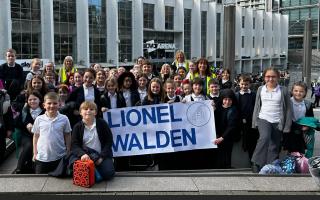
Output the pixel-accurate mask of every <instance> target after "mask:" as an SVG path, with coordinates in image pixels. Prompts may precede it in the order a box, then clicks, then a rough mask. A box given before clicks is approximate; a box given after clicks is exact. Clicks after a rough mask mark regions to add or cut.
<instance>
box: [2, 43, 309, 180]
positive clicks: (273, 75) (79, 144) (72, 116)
mask: <svg viewBox="0 0 320 200" xmlns="http://www.w3.org/2000/svg"><path fill="white" fill-rule="evenodd" d="M15 58H16V52H15V51H14V50H13V49H8V51H7V52H6V59H7V63H4V64H3V65H1V66H0V79H1V84H2V85H3V88H4V89H5V90H6V91H7V93H8V95H9V96H10V100H11V102H10V103H11V106H10V108H8V109H7V110H8V111H7V112H6V113H5V114H4V115H3V121H4V123H3V124H4V126H2V127H1V129H2V133H3V134H2V135H3V136H2V138H5V137H12V135H13V134H19V135H20V136H21V137H20V139H19V142H20V143H21V145H20V146H21V150H20V154H19V158H18V164H17V168H16V170H15V171H14V173H37V174H38V173H49V172H51V171H53V170H55V169H56V167H57V166H58V165H59V163H60V162H61V160H62V159H63V158H64V157H65V156H69V155H73V156H74V157H76V158H77V159H81V160H83V161H86V160H88V159H91V160H93V161H94V162H95V164H96V168H97V169H98V171H99V172H100V174H101V175H102V177H103V178H104V179H110V178H112V177H113V175H114V174H115V171H119V170H130V169H131V167H132V166H142V169H144V170H148V169H150V168H151V169H153V170H155V169H160V170H162V169H200V168H231V167H232V166H231V154H232V147H233V144H234V142H235V141H239V140H240V139H241V138H242V141H243V148H244V150H246V151H248V153H249V157H250V160H251V162H252V165H253V169H254V170H255V171H256V170H259V169H260V168H261V167H263V166H264V165H265V164H268V163H271V162H272V161H274V160H275V159H277V158H278V156H279V152H280V149H281V148H282V144H283V143H282V141H285V145H284V147H285V149H286V150H288V151H300V152H301V153H304V151H305V143H304V140H303V136H301V135H302V132H303V131H305V129H307V128H306V127H302V126H299V125H298V124H295V121H296V120H298V119H299V118H301V117H304V116H313V112H312V107H311V106H310V103H309V102H308V101H306V100H304V97H305V94H306V92H307V87H306V86H305V84H304V83H302V82H298V83H295V84H294V86H293V88H292V91H291V93H290V91H288V90H287V88H285V87H283V86H280V85H279V84H278V80H279V77H280V74H279V72H278V71H277V70H276V69H274V68H267V69H266V70H265V71H264V74H263V77H264V82H265V84H264V85H262V86H261V87H259V88H258V90H257V92H255V91H253V90H250V83H251V77H249V76H246V75H241V76H240V78H239V80H240V82H239V91H237V92H234V91H233V89H232V88H233V85H232V82H231V80H230V71H229V70H228V69H224V70H223V71H222V73H221V74H219V75H218V76H217V75H216V74H214V73H212V72H211V71H210V69H209V63H208V61H207V60H206V59H205V58H200V59H198V60H197V61H196V62H191V61H188V60H186V59H185V56H184V54H183V52H182V51H178V52H177V53H176V57H175V61H174V62H173V63H172V64H171V65H169V64H164V65H163V66H162V67H161V70H160V74H159V75H156V74H155V73H154V72H155V70H153V66H152V64H151V63H150V62H149V61H148V60H147V59H145V58H143V57H140V58H138V59H137V64H136V65H134V66H133V68H132V69H131V70H130V71H126V69H125V68H124V67H119V68H118V69H109V68H105V69H103V68H102V67H101V66H100V65H99V64H93V65H92V66H90V67H89V68H87V69H86V70H84V72H81V71H80V70H78V69H77V68H76V67H75V65H74V63H73V59H72V57H71V56H67V57H66V58H65V60H64V64H63V66H62V67H61V68H60V70H59V72H58V73H56V70H55V69H54V63H53V62H49V63H47V64H46V65H45V67H44V70H43V71H42V72H41V71H40V65H41V63H40V60H39V59H36V58H35V59H33V60H32V62H31V71H30V72H29V73H28V74H27V77H26V79H24V78H23V74H22V68H21V66H20V65H19V64H17V63H15ZM23 87H24V89H23V90H22V91H21V90H20V88H23ZM291 94H292V95H291ZM203 100H212V106H213V107H214V112H215V113H214V114H215V120H216V121H215V127H216V139H215V140H214V141H212V143H214V144H216V145H217V146H218V148H217V149H205V150H193V151H185V152H174V153H167V154H157V155H147V156H131V157H120V158H113V154H112V142H113V140H112V132H111V130H110V128H109V127H108V124H107V123H106V122H105V121H104V120H103V119H101V118H102V115H103V113H104V112H107V111H108V110H110V109H115V108H122V107H129V106H143V105H151V104H159V103H176V102H182V103H184V102H190V101H203ZM11 119H12V120H11ZM257 128H258V130H257ZM297 130H298V132H299V131H300V132H301V133H300V135H299V134H298V135H299V136H297V135H293V131H295V132H297ZM212 134H214V132H213V133H212ZM283 136H285V137H283ZM283 138H285V139H283ZM1 142H2V140H1ZM2 154H3V153H2ZM1 160H3V158H2V159H1Z"/></svg>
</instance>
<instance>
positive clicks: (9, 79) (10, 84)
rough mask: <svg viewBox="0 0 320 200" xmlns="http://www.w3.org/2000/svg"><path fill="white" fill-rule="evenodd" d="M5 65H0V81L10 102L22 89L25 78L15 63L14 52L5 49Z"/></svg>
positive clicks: (21, 69) (20, 68)
mask: <svg viewBox="0 0 320 200" xmlns="http://www.w3.org/2000/svg"><path fill="white" fill-rule="evenodd" d="M5 55H6V63H4V64H2V65H0V81H2V85H3V86H4V89H5V90H6V91H7V93H8V95H9V96H10V100H14V99H16V97H17V96H18V95H19V94H20V92H21V90H22V89H23V84H24V82H25V78H24V76H23V68H22V67H21V65H19V64H18V63H16V51H15V50H14V49H7V51H6V54H5Z"/></svg>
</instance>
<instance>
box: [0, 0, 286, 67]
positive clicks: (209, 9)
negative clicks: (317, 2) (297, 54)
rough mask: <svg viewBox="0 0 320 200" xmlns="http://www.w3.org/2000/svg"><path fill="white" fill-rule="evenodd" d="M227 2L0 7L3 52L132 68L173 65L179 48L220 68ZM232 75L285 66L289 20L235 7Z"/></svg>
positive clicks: (103, 0)
mask: <svg viewBox="0 0 320 200" xmlns="http://www.w3.org/2000/svg"><path fill="white" fill-rule="evenodd" d="M224 6H225V2H222V1H221V2H220V1H208V0H77V1H76V0H45V1H40V0H2V1H1V7H0V23H1V24H2V27H3V28H2V33H1V34H0V51H1V52H4V51H5V49H7V48H9V47H13V48H15V49H16V50H17V52H18V58H20V59H30V58H33V57H40V58H44V59H49V60H54V61H55V62H56V63H57V64H61V63H62V62H63V58H64V57H65V56H66V55H72V56H73V57H74V60H75V61H76V63H78V64H80V65H85V66H88V65H89V64H90V63H104V65H106V66H119V65H128V64H132V63H133V62H134V60H135V59H136V58H137V57H139V56H145V57H147V58H148V59H150V60H151V61H152V62H153V63H164V62H168V63H171V62H172V61H173V58H174V54H175V51H176V50H178V49H182V50H183V51H184V52H185V54H186V56H187V58H188V59H192V58H198V57H206V58H207V59H208V60H209V61H210V62H211V63H213V64H214V65H217V66H222V60H223V59H222V58H223V56H224V55H223V24H224V23H223V22H224V19H223V18H224V13H223V12H224ZM235 20H236V31H235V38H236V40H235V41H236V44H235V48H236V49H235V52H236V53H235V57H236V61H235V62H236V63H235V64H236V70H237V73H240V72H252V71H260V70H262V69H263V68H265V67H268V66H270V65H278V66H283V67H285V65H286V62H287V61H286V59H287V51H288V43H287V38H288V16H286V15H281V14H279V13H272V12H265V11H264V10H263V9H260V10H259V9H256V8H253V7H250V6H249V7H248V8H245V7H241V6H240V4H239V5H237V4H236V18H235Z"/></svg>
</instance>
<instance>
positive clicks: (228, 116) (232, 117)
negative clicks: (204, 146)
mask: <svg viewBox="0 0 320 200" xmlns="http://www.w3.org/2000/svg"><path fill="white" fill-rule="evenodd" d="M215 120H216V130H217V138H219V137H223V139H224V142H231V143H232V142H233V139H234V137H235V134H236V132H237V131H238V130H237V127H238V111H237V108H236V107H235V106H231V107H229V108H223V107H222V106H220V107H218V108H217V109H216V111H215Z"/></svg>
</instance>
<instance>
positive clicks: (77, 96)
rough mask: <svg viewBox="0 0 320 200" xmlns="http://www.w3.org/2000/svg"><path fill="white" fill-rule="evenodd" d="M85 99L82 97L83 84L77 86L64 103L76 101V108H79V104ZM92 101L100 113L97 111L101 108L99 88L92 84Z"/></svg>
mask: <svg viewBox="0 0 320 200" xmlns="http://www.w3.org/2000/svg"><path fill="white" fill-rule="evenodd" d="M84 101H85V98H84V89H83V86H80V87H79V88H77V89H76V90H75V91H73V92H72V93H71V94H70V96H69V98H68V100H67V101H66V103H69V102H75V103H76V108H77V109H79V107H80V105H81V103H82V102H84ZM94 102H95V103H96V104H97V107H98V114H101V113H99V111H100V110H101V109H100V108H101V107H100V92H99V90H98V89H97V88H96V87H95V86H94Z"/></svg>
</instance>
